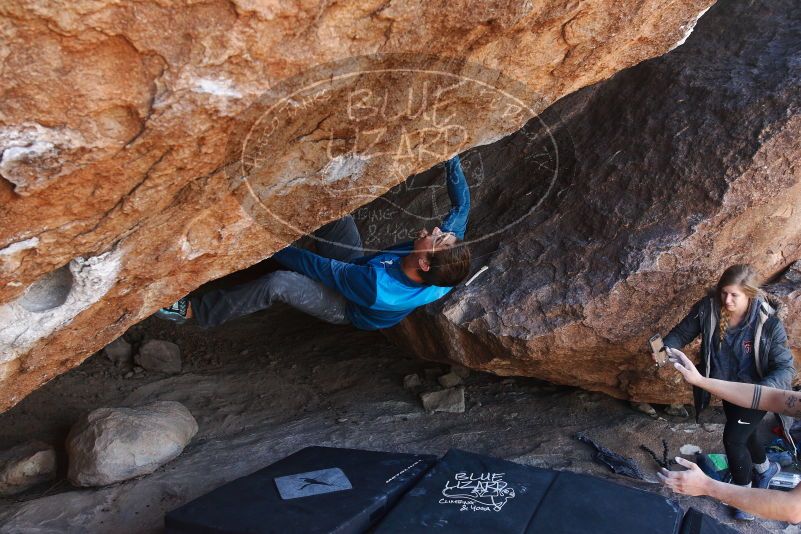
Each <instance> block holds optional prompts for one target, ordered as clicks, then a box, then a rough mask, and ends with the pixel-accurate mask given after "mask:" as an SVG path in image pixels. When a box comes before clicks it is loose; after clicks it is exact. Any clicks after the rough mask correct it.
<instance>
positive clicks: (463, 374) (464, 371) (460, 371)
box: [451, 365, 470, 380]
mask: <svg viewBox="0 0 801 534" xmlns="http://www.w3.org/2000/svg"><path fill="white" fill-rule="evenodd" d="M451 373H453V374H455V375H456V376H458V377H459V378H461V379H462V380H465V379H466V378H467V377H469V376H470V369H468V368H467V367H465V366H464V365H451Z"/></svg>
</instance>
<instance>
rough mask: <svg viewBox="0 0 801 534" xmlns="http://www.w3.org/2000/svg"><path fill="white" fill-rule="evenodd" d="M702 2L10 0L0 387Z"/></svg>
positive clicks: (361, 196) (0, 86)
mask: <svg viewBox="0 0 801 534" xmlns="http://www.w3.org/2000/svg"><path fill="white" fill-rule="evenodd" d="M711 3H712V0H682V1H679V2H676V1H668V0H664V1H663V0H659V1H655V2H642V3H638V4H636V5H634V6H631V5H629V4H627V3H622V2H614V1H610V0H592V1H587V2H581V3H579V2H569V1H566V0H550V1H547V2H534V3H532V2H530V1H523V0H517V1H516V0H509V1H497V2H484V3H480V4H475V3H467V2H424V3H420V4H415V5H411V4H409V5H404V4H395V3H386V2H369V1H368V2H336V3H333V4H330V5H329V4H326V3H324V4H320V3H318V2H303V1H299V2H271V1H250V0H234V1H227V2H226V1H220V2H216V1H211V2H205V3H187V4H186V5H176V4H169V3H164V2H157V1H145V2H136V3H125V2H123V3H112V2H102V1H101V2H95V1H83V0H79V1H76V2H70V3H67V4H59V5H57V6H56V5H47V4H42V3H40V2H34V1H30V2H26V1H20V2H12V3H5V4H3V5H2V6H0V35H1V36H2V39H0V42H2V44H0V60H2V62H3V69H2V70H0V79H1V80H0V91H2V99H1V100H0V102H1V103H0V106H2V111H1V112H0V152H2V159H0V409H7V408H8V407H10V406H12V405H13V404H15V403H16V402H17V401H19V400H20V399H21V398H22V397H23V396H24V395H26V394H27V393H28V392H30V391H32V390H34V389H35V388H37V387H38V386H39V385H41V384H43V383H44V382H46V381H47V380H49V379H50V378H52V377H54V376H56V375H57V374H59V373H61V372H63V371H65V370H67V369H69V368H71V367H73V366H75V365H77V364H78V363H80V362H81V361H82V360H83V359H84V358H85V357H86V356H88V355H89V354H91V353H93V352H94V351H96V350H97V349H99V348H100V347H102V346H103V345H105V344H106V343H108V342H109V341H111V340H112V339H114V338H115V337H117V336H118V335H120V334H121V333H122V332H124V331H125V330H126V329H127V328H128V327H129V326H130V325H132V324H134V323H136V322H137V321H139V320H141V319H142V318H143V317H146V316H148V315H149V314H151V313H152V312H153V311H154V310H155V309H157V308H158V307H160V306H162V305H165V304H166V303H169V302H171V301H172V300H174V299H175V298H177V297H180V296H181V295H183V294H185V293H187V292H188V291H190V290H191V289H193V288H195V287H197V286H199V285H200V284H202V283H203V282H205V281H207V280H210V279H214V278H217V277H219V276H221V275H224V274H227V273H229V272H232V271H235V270H238V269H241V268H243V267H245V266H248V265H251V264H253V263H255V262H257V261H259V260H261V259H263V258H265V257H268V256H269V255H270V254H271V253H273V252H274V251H275V250H278V249H279V248H281V247H283V246H284V245H285V244H286V243H288V242H291V241H292V240H294V239H295V238H296V237H298V236H299V235H301V234H302V233H303V232H306V231H309V230H312V229H314V228H316V227H319V226H320V225H321V224H323V223H325V222H327V221H329V220H332V219H334V218H336V217H338V216H340V215H342V214H343V213H346V212H349V211H352V210H353V209H355V208H357V207H358V206H360V205H362V204H365V203H367V202H368V201H370V200H371V199H373V198H375V197H376V196H377V195H379V194H381V193H383V192H384V191H386V190H387V189H389V188H390V187H392V186H393V185H395V184H397V183H399V182H400V181H401V180H402V179H404V178H405V177H406V176H408V175H410V174H413V173H415V172H419V171H421V170H424V169H426V168H429V167H431V166H432V165H433V164H434V163H436V162H437V161H439V160H441V159H445V158H446V157H448V156H450V155H451V154H454V153H456V152H458V151H461V150H464V149H466V148H469V147H471V146H476V145H482V144H486V143H489V142H491V141H493V140H496V139H498V138H500V137H502V136H503V135H506V134H508V133H510V132H513V131H515V130H517V129H518V128H520V127H521V126H522V125H523V124H524V123H525V122H526V121H527V120H528V119H529V118H531V117H532V116H533V115H535V114H537V113H539V112H540V111H542V110H543V109H545V108H546V107H547V106H549V105H550V104H551V103H553V102H554V101H555V100H557V99H558V98H560V97H562V96H564V95H566V94H569V93H571V92H573V91H575V90H577V89H579V88H581V87H584V86H587V85H589V84H592V83H595V82H597V81H599V80H603V79H605V78H608V77H609V76H611V75H612V74H614V73H615V72H617V71H619V70H621V69H623V68H626V67H629V66H631V65H634V64H636V63H638V62H640V61H642V60H644V59H647V58H650V57H654V56H657V55H660V54H663V53H665V52H666V51H668V50H669V49H671V48H672V47H675V46H676V45H677V44H679V43H681V42H682V41H683V40H684V39H685V38H686V36H687V34H688V33H689V32H690V31H692V28H693V26H694V24H695V22H696V20H697V18H698V17H699V15H700V14H701V13H702V12H703V11H704V10H705V9H707V8H708V7H709V5H710V4H711ZM398 54H400V55H398ZM349 58H356V59H349ZM320 65H326V66H322V67H320ZM424 95H429V96H428V97H425V96H424ZM499 95H501V96H499ZM510 95H511V96H510ZM449 121H450V122H449Z"/></svg>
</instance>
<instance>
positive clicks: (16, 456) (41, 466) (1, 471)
mask: <svg viewBox="0 0 801 534" xmlns="http://www.w3.org/2000/svg"><path fill="white" fill-rule="evenodd" d="M54 478H56V451H55V450H54V449H53V447H51V446H50V445H48V444H46V443H42V442H39V441H32V442H30V443H23V444H22V445H17V446H16V447H12V448H11V449H8V450H5V451H2V452H0V496H7V495H15V494H17V493H21V492H23V491H25V490H27V489H29V488H32V487H33V486H36V485H37V484H39V483H41V482H46V481H48V480H52V479H54Z"/></svg>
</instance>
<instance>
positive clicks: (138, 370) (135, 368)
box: [133, 365, 144, 375]
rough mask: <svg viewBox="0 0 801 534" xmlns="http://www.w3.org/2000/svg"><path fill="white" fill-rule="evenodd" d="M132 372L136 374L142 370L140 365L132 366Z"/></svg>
mask: <svg viewBox="0 0 801 534" xmlns="http://www.w3.org/2000/svg"><path fill="white" fill-rule="evenodd" d="M133 372H134V374H137V375H138V374H140V373H142V372H144V369H142V368H141V367H139V366H138V365H137V366H136V367H134V368H133Z"/></svg>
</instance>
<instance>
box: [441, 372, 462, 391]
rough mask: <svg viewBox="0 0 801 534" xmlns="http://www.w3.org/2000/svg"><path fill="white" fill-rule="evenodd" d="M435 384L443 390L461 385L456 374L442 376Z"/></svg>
mask: <svg viewBox="0 0 801 534" xmlns="http://www.w3.org/2000/svg"><path fill="white" fill-rule="evenodd" d="M437 382H439V385H440V386H442V387H444V388H452V387H454V386H458V385H459V384H461V383H462V379H461V377H460V376H459V375H457V374H456V373H453V372H450V373H448V374H444V375H442V376H441V377H439V378H437Z"/></svg>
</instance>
